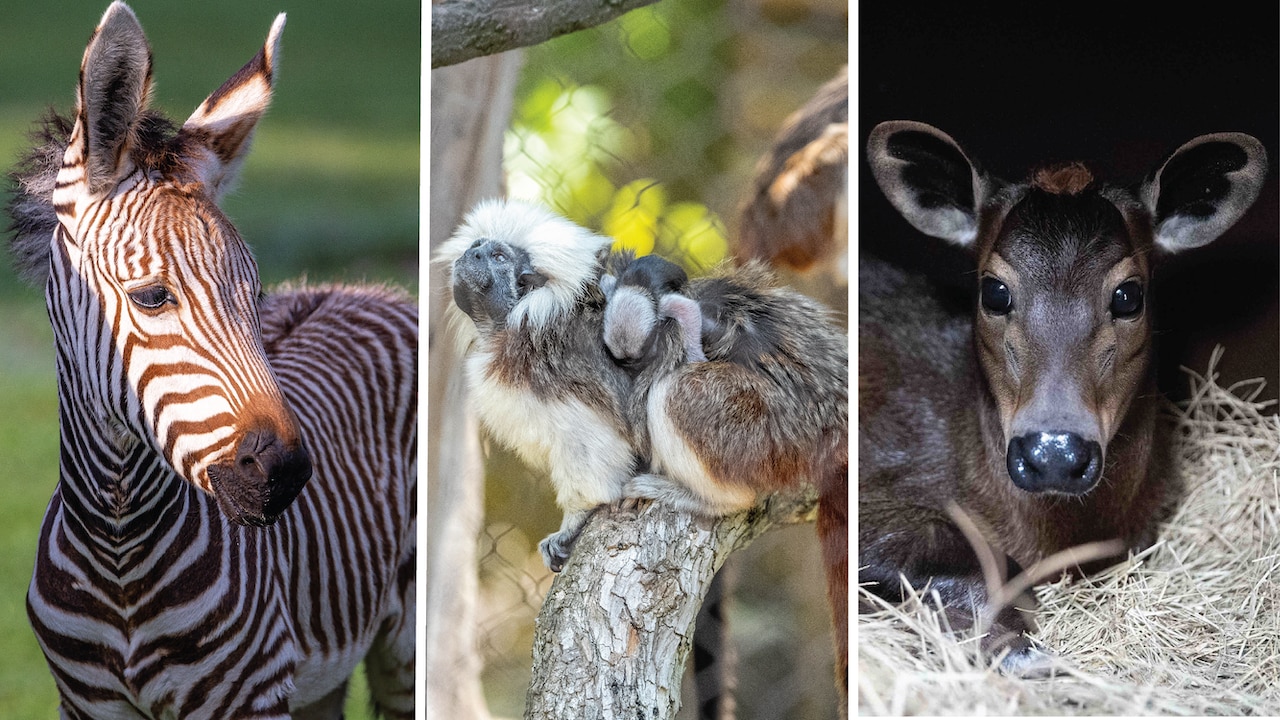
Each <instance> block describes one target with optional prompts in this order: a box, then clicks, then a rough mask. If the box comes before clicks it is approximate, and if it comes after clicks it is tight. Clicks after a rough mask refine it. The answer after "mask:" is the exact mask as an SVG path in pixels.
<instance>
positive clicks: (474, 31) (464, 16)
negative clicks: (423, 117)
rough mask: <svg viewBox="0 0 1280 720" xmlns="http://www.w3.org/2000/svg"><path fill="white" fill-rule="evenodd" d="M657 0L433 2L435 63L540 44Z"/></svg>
mask: <svg viewBox="0 0 1280 720" xmlns="http://www.w3.org/2000/svg"><path fill="white" fill-rule="evenodd" d="M657 1H658V0H539V1H538V2H530V1H529V0H449V1H447V2H443V3H440V4H434V5H432V6H431V67H432V68H438V67H444V66H446V65H454V64H457V63H460V62H463V61H465V60H470V59H472V58H477V57H482V56H484V55H494V54H497V53H500V52H506V51H507V50H513V49H515V48H519V47H527V46H529V45H537V44H538V43H541V42H545V41H547V40H550V39H551V38H554V37H559V36H561V35H566V34H568V33H571V32H576V31H578V30H585V29H587V28H591V27H595V26H597V25H602V24H604V23H606V22H609V21H610V20H613V19H614V18H618V17H621V16H622V15H625V14H626V13H628V12H630V11H632V10H635V9H636V8H640V7H644V6H646V5H652V4H653V3H655V2H657Z"/></svg>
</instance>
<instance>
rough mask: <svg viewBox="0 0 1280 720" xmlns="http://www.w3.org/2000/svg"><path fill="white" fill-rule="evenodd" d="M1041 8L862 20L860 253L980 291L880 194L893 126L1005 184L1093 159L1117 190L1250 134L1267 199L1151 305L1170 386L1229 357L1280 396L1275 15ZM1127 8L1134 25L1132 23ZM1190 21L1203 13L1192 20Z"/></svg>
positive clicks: (962, 267)
mask: <svg viewBox="0 0 1280 720" xmlns="http://www.w3.org/2000/svg"><path fill="white" fill-rule="evenodd" d="M1230 5H1231V4H1226V5H1215V6H1213V7H1214V8H1215V9H1216V10H1217V12H1213V13H1210V12H1207V11H1205V10H1204V9H1202V8H1204V7H1205V6H1196V5H1185V6H1184V5H1176V4H1173V5H1163V6H1152V7H1151V8H1150V9H1147V7H1146V6H1143V7H1142V9H1146V10H1147V12H1146V13H1144V14H1141V15H1140V14H1138V13H1137V12H1136V10H1138V9H1139V6H1137V5H1128V4H1124V3H1111V4H1109V5H1104V6H1099V7H1096V8H1090V7H1088V6H1082V5H1080V4H1076V3H1072V4H1069V5H1058V4H1045V5H1044V6H1043V7H1042V6H1039V5H1037V6H1035V7H1034V8H1030V7H1028V8H1026V9H1023V10H1020V11H1017V12H1010V11H1009V10H1008V9H1007V8H1003V9H1001V8H992V9H983V8H978V7H975V4H971V3H954V4H951V5H949V6H943V5H941V4H938V5H937V6H934V5H933V4H929V5H924V4H920V3H909V2H908V3H892V4H890V3H864V4H863V5H861V6H860V8H859V27H858V52H857V54H858V61H859V68H858V79H859V91H858V99H859V108H858V120H859V126H858V133H859V138H860V141H859V143H857V144H858V145H859V148H858V150H857V151H855V162H857V164H858V169H857V171H858V173H859V175H858V177H859V186H858V188H859V189H858V193H859V196H858V202H859V206H858V209H859V238H860V239H859V243H860V250H861V251H862V252H864V253H870V254H875V255H879V256H882V257H886V258H888V259H891V260H895V261H899V262H902V263H903V264H905V265H908V266H911V267H914V268H916V269H920V270H923V271H925V272H927V273H929V274H930V275H931V276H932V277H934V278H935V279H937V280H938V281H939V282H942V283H944V284H946V285H947V286H949V287H951V288H955V289H956V292H957V294H958V295H959V296H961V297H968V295H967V294H968V293H972V289H971V288H972V287H973V283H972V276H971V275H970V274H967V273H970V272H971V271H972V269H973V261H972V260H971V259H970V258H969V256H968V254H967V253H966V252H965V251H963V250H959V249H957V248H953V247H949V246H946V243H944V242H943V241H940V240H934V239H932V238H927V237H924V236H923V235H921V234H920V233H918V232H916V231H915V230H914V229H912V228H911V227H910V226H909V225H907V223H906V222H905V221H904V220H902V219H901V217H900V216H899V215H898V214H897V212H896V211H894V210H893V208H892V207H891V206H890V205H889V203H888V201H886V200H885V199H884V196H883V195H881V193H880V190H879V188H878V187H877V186H876V184H875V181H874V179H873V178H872V177H871V172H870V170H869V168H868V166H867V163H866V159H865V150H864V148H865V139H866V137H867V134H868V133H869V132H870V130H871V128H872V127H874V125H875V124H876V123H878V122H880V121H883V120H918V121H921V122H926V123H929V124H931V125H934V126H936V127H938V128H939V129H941V130H942V131H943V132H946V133H947V134H949V135H951V136H952V137H953V138H955V140H956V141H957V142H959V143H960V144H961V146H962V147H964V148H965V150H966V152H967V153H968V154H969V155H970V157H971V158H974V159H976V160H977V161H978V162H980V163H982V165H983V166H984V167H985V168H986V169H987V171H988V172H991V173H993V174H995V175H998V176H1000V177H1003V178H1005V179H1009V180H1021V179H1024V178H1025V177H1026V176H1027V173H1028V171H1029V170H1030V169H1031V168H1033V167H1036V166H1040V165H1043V164H1048V163H1055V162H1065V161H1071V160H1080V161H1084V162H1085V163H1086V164H1087V165H1089V167H1090V168H1091V169H1093V171H1094V174H1095V175H1097V176H1099V177H1101V178H1104V179H1108V180H1111V181H1114V182H1123V183H1129V182H1137V181H1140V180H1141V179H1142V178H1143V177H1144V176H1145V175H1146V173H1147V172H1149V171H1150V170H1151V169H1153V168H1154V167H1156V166H1157V165H1158V163H1159V162H1160V161H1161V160H1162V159H1163V158H1164V156H1165V155H1166V154H1167V153H1169V152H1171V151H1173V150H1174V149H1176V148H1177V147H1178V146H1180V145H1181V144H1182V143H1184V142H1186V141H1188V140H1190V139H1192V138H1193V137H1195V136H1197V135H1201V134H1204V133H1210V132H1222V131H1239V132H1246V133H1249V134H1251V135H1253V136H1255V137H1257V138H1258V139H1259V140H1261V141H1262V143H1263V145H1264V146H1266V149H1267V155H1268V158H1269V160H1270V162H1271V168H1270V170H1269V171H1268V177H1267V182H1266V184H1265V185H1264V186H1263V189H1262V194H1261V195H1260V196H1259V198H1258V200H1257V202H1256V203H1255V204H1254V206H1253V207H1252V208H1251V209H1250V210H1249V211H1248V213H1247V214H1246V215H1245V216H1244V217H1243V218H1242V219H1241V220H1240V221H1239V222H1238V223H1237V224H1236V225H1235V226H1234V227H1233V228H1231V229H1230V230H1229V231H1228V232H1227V233H1226V234H1224V235H1223V236H1222V237H1220V238H1219V239H1218V240H1216V241H1215V242H1214V243H1212V244H1211V245H1209V246H1207V247H1205V248H1201V249H1199V250H1196V251H1190V252H1186V253H1182V254H1179V255H1175V256H1172V257H1168V256H1166V260H1165V261H1164V262H1162V263H1159V264H1157V266H1156V268H1155V280H1154V281H1153V286H1152V288H1151V293H1150V298H1151V302H1152V309H1153V311H1154V313H1155V314H1154V318H1155V322H1156V328H1157V333H1158V335H1157V338H1158V345H1157V348H1158V352H1159V353H1160V355H1159V362H1160V382H1161V386H1162V389H1163V390H1164V391H1165V393H1166V394H1167V395H1169V396H1170V397H1172V398H1174V399H1178V398H1181V397H1184V396H1185V395H1186V394H1187V389H1188V383H1187V379H1186V377H1185V375H1184V374H1183V373H1182V372H1181V371H1179V370H1178V366H1179V365H1184V366H1187V367H1188V368H1190V369H1192V370H1195V371H1196V372H1198V373H1204V372H1205V371H1206V370H1207V368H1208V365H1209V355H1210V353H1211V352H1212V350H1213V347H1214V345H1216V344H1221V345H1223V346H1225V349H1226V352H1225V355H1224V357H1223V360H1222V362H1221V364H1220V365H1219V369H1220V370H1221V375H1222V377H1221V384H1222V385H1224V386H1225V385H1229V384H1230V383H1231V382H1235V381H1239V380H1245V379H1250V378H1255V377H1261V378H1264V379H1265V380H1266V383H1267V388H1266V390H1265V391H1264V393H1263V397H1265V398H1275V397H1276V395H1277V386H1278V385H1280V340H1278V336H1280V331H1278V330H1280V312H1278V308H1280V302H1278V299H1280V244H1278V243H1277V222H1278V220H1277V183H1276V178H1277V171H1276V165H1277V161H1278V156H1280V153H1278V150H1280V143H1278V142H1277V129H1278V128H1280V111H1278V107H1280V101H1278V97H1280V52H1278V48H1280V41H1278V35H1277V28H1278V27H1280V24H1278V18H1277V8H1276V6H1268V5H1263V4H1256V5H1250V6H1248V7H1250V8H1251V11H1250V12H1240V11H1239V9H1238V8H1241V7H1245V6H1244V5H1238V6H1236V11H1235V12H1230V10H1231V9H1232V8H1231V7H1229V6H1230ZM1131 8H1132V9H1133V15H1132V17H1128V18H1126V17H1124V16H1123V13H1124V12H1126V11H1130V9H1131ZM1189 9H1194V10H1195V12H1183V11H1185V10H1189Z"/></svg>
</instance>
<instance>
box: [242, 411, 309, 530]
mask: <svg viewBox="0 0 1280 720" xmlns="http://www.w3.org/2000/svg"><path fill="white" fill-rule="evenodd" d="M236 467H237V470H238V474H239V475H240V480H241V482H242V483H244V485H245V486H246V487H258V488H262V501H263V502H262V512H263V515H265V516H266V517H267V518H269V519H274V518H275V517H276V516H278V515H280V513H282V512H284V511H285V508H287V507H289V504H290V503H292V502H293V499H294V498H296V497H297V496H298V493H299V492H301V491H302V488H303V486H304V485H306V484H307V481H308V480H310V479H311V457H310V456H309V455H308V454H307V450H306V448H304V447H303V446H302V443H301V442H299V443H296V444H294V445H293V446H292V447H290V446H288V445H286V444H285V443H284V442H283V441H282V440H281V439H280V437H279V436H277V435H276V434H275V433H274V432H270V431H261V430H256V431H252V432H248V433H245V436H244V439H243V440H241V441H240V447H238V448H237V449H236Z"/></svg>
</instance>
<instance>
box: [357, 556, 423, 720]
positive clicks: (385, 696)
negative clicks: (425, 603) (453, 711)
mask: <svg viewBox="0 0 1280 720" xmlns="http://www.w3.org/2000/svg"><path fill="white" fill-rule="evenodd" d="M416 570H417V563H416V554H415V553H409V556H408V557H407V558H405V559H404V560H403V561H402V562H401V564H400V574H399V577H400V581H399V602H398V603H397V607H395V608H393V611H392V612H391V613H390V615H389V616H388V617H387V619H386V620H385V621H383V624H382V628H381V630H380V631H379V632H378V635H377V637H375V638H374V639H373V645H372V647H370V648H369V653H368V654H367V655H365V658H364V667H365V676H366V677H367V678H368V679H369V694H370V695H371V696H372V697H373V707H374V710H375V714H376V715H377V716H379V717H384V718H388V719H389V720H412V719H413V717H414V663H415V661H416V656H415V653H414V649H415V648H414V640H415V638H414V624H413V622H414V611H415V608H416V607H417V605H416V602H417V601H416V597H417V596H416V587H417V584H416V581H415V580H414V576H415V571H416Z"/></svg>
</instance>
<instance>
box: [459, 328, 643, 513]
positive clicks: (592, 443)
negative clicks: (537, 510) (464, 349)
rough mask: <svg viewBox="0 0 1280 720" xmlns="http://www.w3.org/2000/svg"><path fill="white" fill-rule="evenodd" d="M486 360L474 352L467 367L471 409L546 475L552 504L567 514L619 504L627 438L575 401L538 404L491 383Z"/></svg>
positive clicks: (627, 472) (626, 472)
mask: <svg viewBox="0 0 1280 720" xmlns="http://www.w3.org/2000/svg"><path fill="white" fill-rule="evenodd" d="M490 359H491V357H490V355H489V354H488V353H485V352H475V353H474V354H472V355H471V356H470V357H468V358H467V361H466V365H467V381H468V386H469V388H470V390H471V396H472V402H473V404H474V405H473V406H474V407H475V409H476V415H477V416H478V417H479V419H480V422H481V424H482V425H484V427H485V429H486V430H488V431H489V433H490V434H492V435H493V436H494V437H495V438H497V439H498V440H499V441H500V442H502V443H503V444H504V445H506V446H507V447H509V448H512V449H513V450H515V451H516V452H517V453H518V454H519V455H520V457H521V458H522V459H523V460H524V461H525V462H526V463H528V464H529V466H530V467H533V468H535V469H538V470H541V471H543V472H548V473H549V474H550V476H551V484H552V485H553V486H554V487H555V489H556V503H557V504H558V505H559V506H560V507H561V509H563V510H564V511H565V512H566V513H569V512H573V511H578V510H589V509H591V508H594V507H596V506H597V505H601V504H603V503H611V502H614V501H617V500H620V499H622V488H623V485H624V484H625V483H626V481H627V480H628V479H629V478H630V477H631V473H632V471H633V456H632V452H631V444H630V443H629V442H628V440H627V438H625V437H623V436H622V435H620V434H618V433H617V432H615V431H614V430H613V429H612V427H613V426H612V425H611V424H609V423H607V422H604V421H602V420H601V419H600V418H599V417H598V416H597V415H596V412H595V411H594V410H592V409H591V408H590V407H588V406H587V405H586V404H584V403H583V402H581V401H579V400H574V399H563V400H552V399H539V398H537V397H534V395H533V394H532V393H530V392H527V391H524V390H522V389H519V388H513V387H511V386H510V385H507V384H504V383H502V382H499V381H496V380H494V379H492V378H491V377H490V376H489V374H488V372H487V369H488V365H489V361H490ZM531 418H536V420H535V421H531ZM587 429H589V430H590V431H589V432H587V431H584V430H587ZM570 473H571V474H572V475H570Z"/></svg>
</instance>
